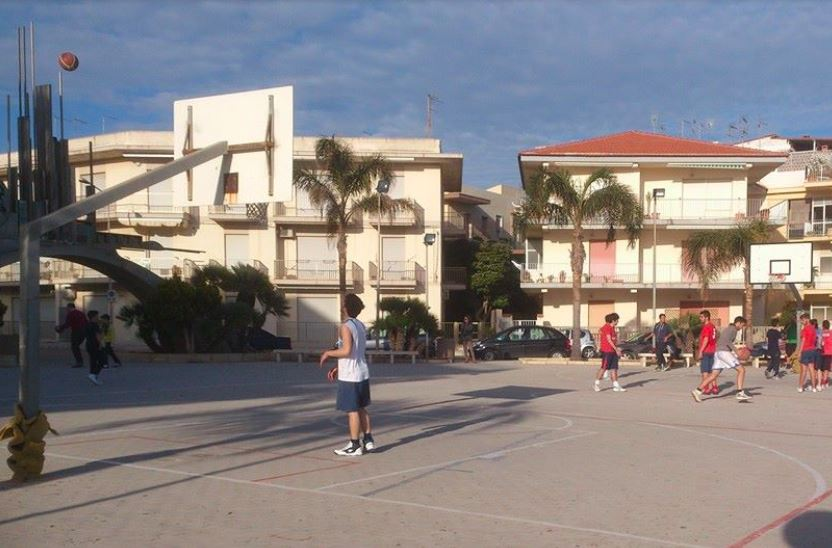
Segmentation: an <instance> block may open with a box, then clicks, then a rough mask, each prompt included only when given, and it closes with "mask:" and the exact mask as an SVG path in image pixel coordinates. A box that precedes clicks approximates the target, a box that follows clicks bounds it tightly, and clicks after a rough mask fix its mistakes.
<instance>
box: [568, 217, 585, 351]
mask: <svg viewBox="0 0 832 548" xmlns="http://www.w3.org/2000/svg"><path fill="white" fill-rule="evenodd" d="M570 255H571V259H572V356H571V357H572V359H573V360H577V359H580V357H581V276H582V275H583V269H584V255H585V253H584V244H583V232H582V230H581V227H580V226H578V225H576V226H575V231H574V232H573V235H572V251H571V253H570Z"/></svg>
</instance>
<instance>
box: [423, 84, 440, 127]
mask: <svg viewBox="0 0 832 548" xmlns="http://www.w3.org/2000/svg"><path fill="white" fill-rule="evenodd" d="M441 102H442V101H440V100H439V97H437V96H436V95H433V94H431V93H428V105H427V121H426V122H425V136H427V137H430V136H432V134H433V111H434V109H435V106H434V105H436V104H437V103H441Z"/></svg>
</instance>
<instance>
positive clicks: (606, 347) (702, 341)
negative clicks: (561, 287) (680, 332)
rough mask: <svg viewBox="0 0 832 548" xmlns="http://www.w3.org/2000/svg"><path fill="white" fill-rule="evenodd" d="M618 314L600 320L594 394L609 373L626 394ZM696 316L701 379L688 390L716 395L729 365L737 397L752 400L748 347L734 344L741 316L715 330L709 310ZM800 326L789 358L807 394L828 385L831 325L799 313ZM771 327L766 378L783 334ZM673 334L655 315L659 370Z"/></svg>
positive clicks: (772, 372) (775, 370) (773, 370)
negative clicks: (620, 371) (796, 366)
mask: <svg viewBox="0 0 832 548" xmlns="http://www.w3.org/2000/svg"><path fill="white" fill-rule="evenodd" d="M618 320H619V316H618V314H616V313H614V312H613V313H611V314H607V316H606V317H605V318H604V326H603V327H601V330H600V332H599V339H600V350H601V367H600V368H599V370H598V372H597V374H596V375H595V384H594V386H593V388H594V390H595V391H596V392H600V391H601V380H602V379H604V378H607V377H608V376H609V377H610V378H611V379H612V382H613V391H614V392H626V391H627V390H626V389H625V388H624V387H622V386H621V384H620V383H619V382H618V359H619V358H620V356H621V348H619V347H618V336H617V333H616V326H617V325H618ZM699 320H700V321H701V322H702V329H701V331H700V334H699V346H698V350H699V351H698V355H699V370H700V372H701V374H702V376H701V382H700V383H699V385H698V386H697V387H696V388H694V389H693V390H692V391H691V396H693V399H694V400H695V401H696V402H697V403H699V402H701V401H702V400H703V396H706V395H716V394H719V384H718V382H717V379H718V378H719V375H720V374H721V373H722V372H723V371H725V370H729V369H733V370H735V371H736V373H737V392H736V399H737V400H738V401H740V402H746V401H749V400H751V399H752V397H751V395H750V394H748V393H747V392H746V391H745V390H744V383H745V367H744V366H743V364H742V362H743V361H745V360H747V359H748V358H749V357H750V351H749V350H748V349H747V348H746V347H738V346H737V345H736V339H737V335H738V334H739V333H740V331H742V329H743V328H744V327H745V325H746V323H747V322H746V319H745V318H743V317H742V316H737V317H736V318H734V321H733V323H731V324H730V325H728V326H726V327H725V328H724V329H722V330H721V331H720V332H719V333H718V334H717V330H716V326H715V325H714V324H713V322H712V321H711V313H710V311H708V310H703V311H701V312H700V313H699ZM800 321H801V324H802V325H803V327H802V329H801V331H800V344H799V346H798V348H797V349H796V351H795V353H794V356H797V357H798V360H799V363H800V375H799V384H798V388H797V391H798V392H803V391H804V390H805V389H806V388H805V387H806V377H807V376H808V377H809V380H810V383H811V385H810V389H811V391H812V392H820V391H822V390H825V389H826V388H828V387H829V370H830V365H832V329H830V324H829V321H827V320H824V322H823V324H822V328H818V323H817V321H816V320H810V318H809V315H808V314H803V315H801V316H800ZM772 323H773V326H772V328H771V329H769V330H768V332H767V333H766V339H767V349H766V350H767V352H766V353H767V355H768V359H769V363H768V367H767V369H766V373H765V375H766V378H767V379H771V378H774V377H779V376H780V354H781V352H782V348H783V344H782V341H783V335H782V332H781V331H780V329H779V328H778V327H777V322H776V321H773V322H772ZM673 337H674V335H673V332H672V330H671V329H670V327H669V326H668V324H667V323H666V318H665V315H664V314H661V315H660V316H659V323H657V324H656V326H655V327H654V329H653V341H654V345H655V348H656V359H657V361H658V364H659V365H658V368H661V369H663V370H666V369H667V365H666V363H665V361H664V353H665V350H666V349H667V346H668V344H669V342H670V341H671V340H672V339H673Z"/></svg>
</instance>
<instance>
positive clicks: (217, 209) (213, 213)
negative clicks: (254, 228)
mask: <svg viewBox="0 0 832 548" xmlns="http://www.w3.org/2000/svg"><path fill="white" fill-rule="evenodd" d="M208 218H209V219H211V220H212V221H215V222H218V223H246V224H259V225H264V224H266V223H267V221H268V204H265V203H257V204H222V205H213V206H210V207H209V208H208Z"/></svg>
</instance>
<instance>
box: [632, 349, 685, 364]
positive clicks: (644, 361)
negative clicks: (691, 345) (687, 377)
mask: <svg viewBox="0 0 832 548" xmlns="http://www.w3.org/2000/svg"><path fill="white" fill-rule="evenodd" d="M664 356H665V359H666V360H667V363H668V364H670V363H672V362H673V360H674V358H673V357H672V355H671V354H665V355H664ZM679 357H680V358H682V359H683V360H685V367H690V365H691V362H692V361H693V354H692V353H690V352H682V353H681V354H680V355H679ZM638 358H639V360H641V366H642V367H647V360H655V359H656V354H654V353H646V352H645V353H641V354H639V355H638Z"/></svg>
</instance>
